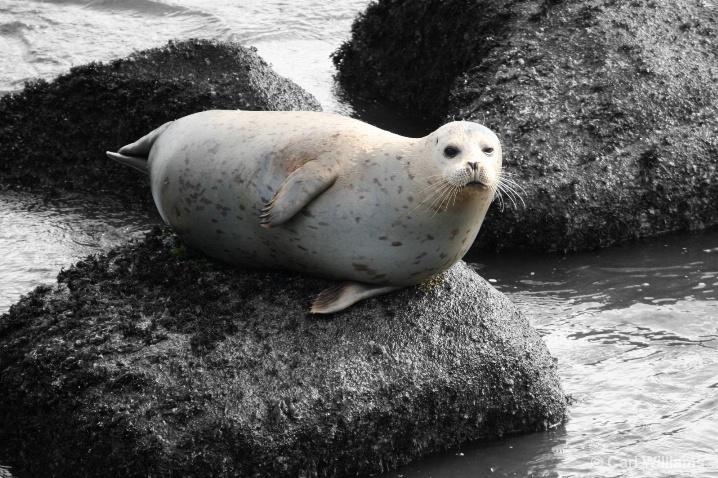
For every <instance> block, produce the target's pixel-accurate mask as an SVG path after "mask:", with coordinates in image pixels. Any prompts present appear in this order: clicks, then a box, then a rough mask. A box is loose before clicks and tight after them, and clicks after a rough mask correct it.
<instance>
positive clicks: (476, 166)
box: [469, 161, 479, 172]
mask: <svg viewBox="0 0 718 478" xmlns="http://www.w3.org/2000/svg"><path fill="white" fill-rule="evenodd" d="M469 167H470V168H471V170H472V171H474V172H476V171H478V170H479V163H478V161H476V162H473V163H469Z"/></svg>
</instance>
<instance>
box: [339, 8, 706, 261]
mask: <svg viewBox="0 0 718 478" xmlns="http://www.w3.org/2000/svg"><path fill="white" fill-rule="evenodd" d="M352 32H353V33H352V39H351V40H350V41H349V42H348V43H347V44H345V45H343V46H342V47H341V48H340V50H339V51H337V53H336V54H335V62H336V63H337V66H338V68H339V69H340V74H339V77H340V79H341V80H342V82H343V84H344V85H345V87H346V88H348V89H350V90H353V91H356V92H358V94H360V95H363V96H371V97H374V98H380V99H383V100H387V101H388V100H392V101H393V100H397V101H400V102H403V103H409V104H411V105H412V106H415V107H418V108H421V109H423V110H424V111H425V112H427V113H428V114H431V115H433V116H434V117H441V118H444V120H454V119H466V120H472V121H478V122H481V123H484V124H486V125H487V126H489V127H491V128H492V129H493V130H495V131H496V132H497V134H498V135H499V137H500V138H501V139H502V142H503V145H504V153H505V165H506V175H505V177H507V178H508V179H510V180H511V181H513V182H514V183H515V184H516V185H515V186H514V189H516V190H518V191H519V193H520V195H521V196H522V198H523V201H519V200H515V202H516V204H514V201H512V200H511V199H509V198H508V197H507V196H506V195H504V197H503V202H504V207H503V209H502V207H501V203H500V202H499V207H496V206H494V207H493V208H492V209H491V210H490V211H489V214H488V216H487V219H486V221H485V223H484V226H483V227H482V230H481V235H480V236H479V239H478V242H477V244H478V245H481V246H487V247H492V248H501V247H530V248H537V249H543V250H573V249H588V248H595V247H600V246H607V245H610V244H615V243H618V242H623V241H628V240H633V239H636V238H641V237H650V236H654V235H658V234H664V233H667V232H671V231H684V230H699V229H703V228H706V227H715V226H716V225H718V208H716V207H715V204H718V181H716V178H717V177H718V171H717V169H718V140H717V139H716V138H718V81H716V80H718V58H717V57H716V55H715V53H714V52H715V51H716V50H718V10H716V9H715V8H712V7H711V6H710V5H709V4H708V3H705V2H693V1H688V0H680V1H677V2H672V3H670V4H666V5H665V8H664V6H661V8H657V7H656V4H655V3H654V2H650V1H648V2H647V1H642V0H641V1H633V2H616V1H615V0H598V1H593V2H588V3H587V2H569V1H560V0H555V1H554V0H551V1H539V0H535V1H494V0H484V1H480V2H474V1H469V0H444V1H439V0H420V1H416V2H395V1H389V0H385V1H380V2H378V3H377V4H375V5H371V6H370V7H369V8H368V9H367V11H366V12H365V13H364V14H363V15H362V16H361V17H360V18H359V19H358V20H357V22H356V23H355V25H354V26H353V29H352ZM524 203H525V206H524ZM648 209H653V210H654V211H656V213H655V214H650V215H645V214H643V213H645V211H647V210H648Z"/></svg>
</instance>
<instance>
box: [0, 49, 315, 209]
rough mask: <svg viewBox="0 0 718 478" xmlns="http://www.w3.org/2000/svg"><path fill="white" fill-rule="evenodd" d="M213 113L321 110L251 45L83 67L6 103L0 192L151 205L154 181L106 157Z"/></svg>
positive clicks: (2, 105) (154, 52)
mask: <svg viewBox="0 0 718 478" xmlns="http://www.w3.org/2000/svg"><path fill="white" fill-rule="evenodd" d="M209 109H244V110H253V111H260V110H268V111H275V110H313V111H319V110H321V107H320V105H319V103H318V102H317V100H316V99H315V98H314V97H313V96H312V95H310V94H309V93H307V92H305V91H304V90H303V89H302V88H300V87H299V86H297V85H296V84H294V83H293V82H291V81H289V80H287V79H286V78H283V77H281V76H279V75H277V74H276V73H275V72H274V71H273V70H272V69H271V68H270V67H269V65H267V63H266V62H264V60H262V59H261V58H260V57H259V56H258V55H257V53H256V51H255V50H254V49H252V48H245V47H242V46H240V45H237V44H233V43H222V42H213V41H208V40H188V41H182V42H170V43H168V44H167V45H165V46H163V47H161V48H156V49H150V50H144V51H140V52H136V53H134V54H132V55H131V56H129V57H128V58H123V59H118V60H115V61H112V62H109V63H106V64H102V63H90V64H88V65H83V66H79V67H76V68H73V69H72V70H71V71H70V72H69V73H68V74H65V75H62V76H59V77H58V78H56V79H55V80H53V81H52V82H46V81H44V80H38V81H36V82H32V83H29V84H27V86H26V87H25V89H24V90H23V91H22V92H20V93H17V94H9V95H5V96H3V97H2V98H0V187H15V188H17V187H22V188H27V189H35V190H36V189H40V188H59V189H64V190H76V191H92V192H93V193H96V192H98V191H104V192H109V193H116V194H118V195H121V196H123V197H128V198H143V199H144V200H146V201H149V198H150V193H149V183H148V181H147V178H146V177H144V176H143V175H139V174H137V172H136V171H133V170H131V169H130V168H128V167H126V166H122V165H120V164H117V163H115V162H113V161H110V160H108V159H107V157H106V156H105V151H116V150H117V149H118V148H119V147H120V146H123V145H125V144H127V143H130V142H133V141H135V140H136V139H138V138H140V137H141V136H144V135H145V134H147V133H148V132H150V131H151V130H153V129H154V128H156V127H158V126H160V125H162V124H163V123H165V122H167V121H171V120H175V119H177V118H180V117H182V116H186V115H188V114H192V113H196V112H198V111H204V110H209Z"/></svg>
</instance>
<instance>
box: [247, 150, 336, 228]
mask: <svg viewBox="0 0 718 478" xmlns="http://www.w3.org/2000/svg"><path fill="white" fill-rule="evenodd" d="M338 176H339V175H338V173H337V172H336V170H335V168H332V167H328V166H327V164H326V163H324V162H321V161H309V162H308V163H305V164H304V165H303V166H301V167H300V168H298V169H296V170H295V171H294V172H293V173H292V174H290V175H289V176H288V177H287V179H285V180H284V182H283V183H282V185H281V186H280V187H279V189H278V190H277V193H276V194H275V195H274V197H273V198H272V199H271V200H270V201H269V202H268V203H267V204H266V205H265V206H264V208H262V210H261V212H262V213H263V214H269V222H268V223H267V226H268V227H275V226H279V225H282V224H284V223H285V222H287V221H289V220H290V219H291V218H293V217H294V215H295V214H297V213H298V212H299V211H301V210H302V209H303V208H304V207H305V206H306V205H307V204H309V203H310V202H311V201H312V199H314V198H315V197H317V196H319V195H320V194H322V193H323V192H324V191H326V190H327V189H329V188H330V187H331V186H332V184H334V182H335V181H336V180H337V177H338ZM262 225H263V226H264V225H265V224H262Z"/></svg>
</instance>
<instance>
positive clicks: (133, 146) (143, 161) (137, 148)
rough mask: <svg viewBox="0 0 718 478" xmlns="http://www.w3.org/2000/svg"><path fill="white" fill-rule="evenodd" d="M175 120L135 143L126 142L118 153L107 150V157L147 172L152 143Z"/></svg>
mask: <svg viewBox="0 0 718 478" xmlns="http://www.w3.org/2000/svg"><path fill="white" fill-rule="evenodd" d="M172 123H173V122H172V121H170V122H167V123H165V124H163V125H162V126H160V127H159V128H157V129H155V130H153V131H152V132H150V133H147V134H146V135H144V136H143V137H141V138H140V139H138V140H137V141H135V142H134V143H130V144H126V145H125V146H123V147H121V148H120V150H119V151H117V152H116V153H112V152H110V151H107V157H108V158H110V159H114V160H115V161H117V162H119V163H122V164H126V165H127V166H129V167H131V168H135V169H136V170H138V171H140V172H143V173H145V174H146V173H147V157H148V156H149V155H150V150H151V149H152V145H154V144H155V141H157V138H159V137H160V135H161V134H162V133H163V132H164V130H166V129H167V127H168V126H169V125H171V124H172Z"/></svg>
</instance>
